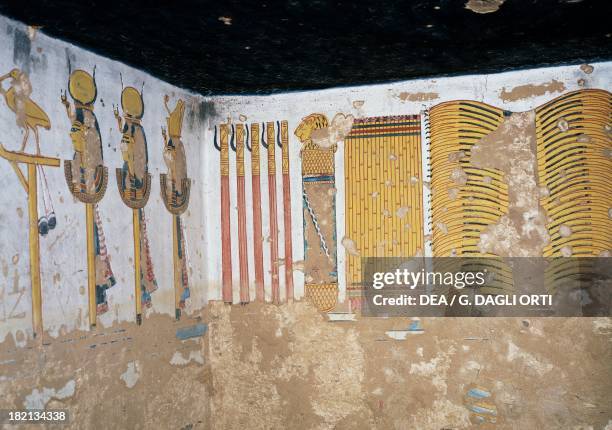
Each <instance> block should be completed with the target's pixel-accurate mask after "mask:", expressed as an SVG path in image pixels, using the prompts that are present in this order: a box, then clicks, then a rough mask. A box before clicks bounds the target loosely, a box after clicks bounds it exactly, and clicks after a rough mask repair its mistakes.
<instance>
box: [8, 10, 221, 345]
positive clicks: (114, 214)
mask: <svg viewBox="0 0 612 430" xmlns="http://www.w3.org/2000/svg"><path fill="white" fill-rule="evenodd" d="M27 33H28V29H27V27H26V26H24V25H22V24H20V23H17V22H15V21H12V20H9V19H6V18H3V17H0V74H5V73H8V72H9V71H10V70H11V69H13V68H14V67H17V68H20V69H21V70H23V71H26V72H27V73H28V75H29V77H30V81H31V83H32V87H33V92H32V95H31V98H32V100H34V101H35V102H36V103H37V104H38V105H39V106H41V107H42V108H43V110H44V111H45V112H46V113H47V115H48V116H49V118H50V119H51V123H52V127H51V129H50V130H48V131H47V130H44V129H40V140H41V148H42V153H43V154H44V155H48V156H53V157H58V158H60V159H62V160H65V159H72V156H73V149H72V143H71V140H70V137H69V130H70V125H71V123H70V120H69V119H68V117H67V115H66V112H65V109H64V107H63V105H62V104H61V103H60V92H61V91H63V90H65V89H67V85H68V76H69V69H68V59H70V62H71V64H72V69H73V70H74V69H76V68H80V69H84V70H87V71H89V72H90V73H91V72H92V71H93V68H94V66H96V82H97V87H98V97H97V100H96V103H95V110H94V112H95V114H96V116H97V118H98V122H99V125H100V131H101V134H102V142H103V147H104V161H105V164H106V166H107V167H108V170H109V183H108V189H107V192H106V195H105V197H104V199H103V200H102V201H101V203H100V204H99V209H100V214H101V217H102V220H103V226H104V233H105V235H106V241H107V247H108V252H109V254H110V256H111V262H112V269H113V272H114V274H115V277H116V279H117V285H115V286H114V287H113V288H111V289H109V290H108V291H107V294H108V302H109V307H110V309H109V311H108V312H107V313H106V314H104V315H102V316H101V317H100V318H99V323H101V324H102V325H103V326H108V325H110V324H112V323H113V321H124V320H133V319H134V314H135V310H134V307H135V302H134V271H133V265H132V260H133V240H132V215H131V209H129V208H128V207H127V206H125V205H124V204H123V202H122V201H121V199H120V197H119V193H118V190H117V185H116V180H115V172H114V170H115V168H116V167H121V166H122V164H123V161H122V158H121V151H120V147H119V143H120V140H121V135H120V133H119V131H118V130H117V123H116V121H115V118H114V116H113V104H115V105H117V104H120V95H121V83H120V75H119V74H120V73H121V75H122V76H123V83H124V85H125V86H128V85H132V86H135V87H136V88H140V87H141V85H142V83H143V81H144V104H145V114H144V118H143V126H144V128H145V132H146V136H147V141H148V149H149V170H150V173H151V174H152V175H153V181H152V183H153V185H152V186H153V188H152V191H151V196H150V199H149V202H148V204H147V206H146V216H147V221H148V224H147V229H148V234H149V242H150V245H151V251H152V259H153V263H154V268H155V275H156V277H157V281H158V285H159V289H158V290H157V291H156V292H154V293H153V298H152V301H153V307H152V308H151V309H150V310H148V311H147V312H149V313H150V312H161V313H167V314H170V315H173V314H174V292H173V277H172V276H173V275H172V273H173V268H172V230H171V222H172V218H171V215H170V214H169V213H168V212H167V211H166V209H165V207H164V205H163V202H162V200H161V197H160V186H159V174H160V173H164V172H166V166H165V164H164V162H163V157H162V148H163V140H162V136H161V131H160V130H161V126H165V125H166V122H165V121H166V115H167V114H166V111H165V109H164V105H163V96H164V94H168V95H169V96H170V102H169V105H170V107H171V108H172V107H174V103H175V102H176V101H177V100H178V99H179V98H182V99H183V100H185V103H186V107H187V109H186V114H185V118H184V122H183V135H182V140H183V142H184V144H185V149H186V152H187V159H188V172H189V176H190V177H191V178H192V179H193V180H194V183H193V184H192V198H191V202H190V206H189V209H188V211H187V212H186V213H185V214H184V215H183V220H184V223H185V225H186V231H187V235H188V240H187V242H188V248H189V256H190V257H191V260H190V263H191V270H190V283H191V286H192V289H191V297H192V298H191V300H190V301H189V303H188V308H187V311H194V310H197V309H200V308H201V307H202V305H203V304H204V303H205V302H206V296H207V292H206V283H205V282H204V279H206V273H207V271H208V268H209V267H210V265H214V264H216V263H215V260H214V258H215V257H214V256H215V255H216V250H215V249H212V248H211V247H210V245H211V244H210V243H209V242H204V244H205V245H206V246H202V243H203V241H202V239H203V238H204V237H205V236H208V233H207V232H205V231H204V227H203V226H204V225H205V223H207V222H208V220H209V219H210V218H211V215H212V214H205V213H204V211H205V207H207V208H211V207H213V208H214V207H216V205H214V204H213V205H211V204H210V202H211V201H214V199H211V195H208V196H207V195H204V196H203V193H204V190H210V189H211V188H210V184H205V183H204V182H205V181H204V177H208V175H207V173H208V172H209V171H210V169H211V168H213V170H214V167H213V166H218V161H217V162H213V160H211V157H214V154H212V153H211V152H210V151H208V152H207V151H204V150H203V146H202V144H201V142H202V141H203V139H204V136H203V132H204V130H205V128H206V127H207V123H208V120H207V106H208V104H207V103H208V100H207V99H205V98H203V97H201V96H198V95H194V94H192V93H189V92H187V91H185V90H182V89H180V88H177V87H174V86H172V85H169V84H167V83H165V82H162V81H160V80H158V79H155V78H153V77H151V76H149V75H147V74H145V73H143V72H141V71H138V70H135V69H133V68H130V67H128V66H126V65H124V64H121V63H118V62H115V61H110V60H108V59H105V58H103V57H100V56H98V55H95V54H93V53H91V52H88V51H85V50H83V49H80V48H78V47H75V46H72V45H70V44H67V43H64V42H61V41H58V40H55V39H52V38H49V37H47V36H45V35H44V34H42V33H40V32H39V33H38V34H35V35H34V37H33V38H32V39H31V40H30V38H28V36H27ZM16 40H17V41H18V42H17V43H16V42H15V41H16ZM19 41H21V42H19ZM28 41H29V42H30V45H31V46H30V48H29V52H28V48H27V45H28V43H25V44H24V43H23V42H28ZM3 84H4V88H8V84H9V80H6V81H5V82H4V83H3ZM0 99H1V98H0ZM68 100H70V101H72V100H71V98H70V96H68ZM0 129H1V130H2V133H1V134H0V142H1V143H2V144H3V145H4V146H5V147H6V148H7V149H15V150H16V149H19V146H20V143H21V140H22V131H21V129H19V128H18V127H17V125H16V124H15V115H14V114H13V112H11V111H10V110H9V108H8V107H7V105H6V103H5V101H4V100H3V99H1V100H0ZM27 150H28V151H31V152H33V151H34V150H35V146H34V139H33V136H31V145H30V144H29V146H28V147H27ZM217 160H218V159H217ZM211 163H212V164H211ZM217 168H218V167H217ZM45 171H46V176H47V179H48V182H49V188H50V191H51V195H52V199H53V203H54V208H55V212H56V215H57V219H58V225H57V227H56V228H55V230H52V231H51V232H50V233H49V234H48V235H47V236H46V237H41V238H40V248H41V263H40V265H41V278H42V296H43V322H44V329H45V330H47V331H48V332H49V333H50V335H51V336H57V335H59V334H60V333H62V332H66V331H70V330H73V329H84V330H86V329H87V328H88V319H87V318H88V317H87V315H88V311H87V293H86V291H87V288H86V286H87V265H86V242H85V236H84V233H85V206H84V205H83V204H82V203H80V202H77V201H76V200H74V199H73V197H72V195H71V194H70V192H69V191H68V188H67V185H66V182H65V179H64V173H63V166H62V167H60V168H46V169H45ZM212 176H213V177H214V175H212ZM0 189H1V190H2V192H0V268H1V269H2V270H1V271H0V342H1V341H2V340H3V339H4V338H5V336H6V335H7V334H8V333H13V334H18V332H19V331H23V332H24V333H26V334H28V336H30V335H31V304H30V303H31V296H30V291H31V288H30V276H29V251H28V211H27V196H26V194H25V192H24V190H23V189H22V187H21V185H20V184H19V182H18V180H17V176H16V175H15V173H14V172H13V170H12V169H11V167H10V165H9V163H8V162H7V161H6V160H4V159H2V158H0ZM39 193H40V188H39ZM213 194H214V193H213ZM204 202H209V203H208V204H207V205H204ZM19 213H21V214H22V216H20V215H19ZM213 219H214V220H215V221H216V220H217V219H218V216H217V217H214V218H213ZM209 225H213V224H212V223H209ZM211 255H212V256H213V258H212V259H211V258H210V257H211ZM145 323H146V321H145ZM17 338H19V339H23V336H21V335H19V336H17Z"/></svg>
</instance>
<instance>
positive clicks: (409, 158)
mask: <svg viewBox="0 0 612 430" xmlns="http://www.w3.org/2000/svg"><path fill="white" fill-rule="evenodd" d="M344 164H345V172H346V173H345V190H346V191H345V193H346V201H345V204H346V211H345V216H346V237H345V238H344V239H343V245H344V247H345V249H346V252H347V263H346V283H347V285H346V290H347V296H348V299H349V301H350V304H351V308H357V307H358V306H359V299H360V297H361V295H362V287H361V258H364V257H411V256H415V255H423V245H424V238H423V205H422V202H423V173H422V170H423V169H422V159H421V122H420V116H419V115H402V116H390V117H373V118H362V119H356V120H355V121H354V122H353V126H352V129H351V132H350V133H349V134H348V135H347V136H346V137H345V140H344Z"/></svg>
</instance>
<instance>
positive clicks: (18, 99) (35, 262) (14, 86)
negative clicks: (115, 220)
mask: <svg viewBox="0 0 612 430" xmlns="http://www.w3.org/2000/svg"><path fill="white" fill-rule="evenodd" d="M7 79H10V81H9V87H8V89H6V88H5V87H4V81H5V80H7ZM0 93H1V94H2V96H3V98H4V101H5V103H6V105H7V107H8V108H9V109H10V110H11V111H12V112H13V114H14V115H15V120H16V121H15V122H16V125H17V127H19V128H20V129H22V130H23V140H22V141H21V147H20V148H19V150H16V151H13V150H8V149H6V148H5V147H4V146H3V145H2V144H1V143H0V157H2V158H4V159H5V160H7V161H8V163H9V164H10V166H11V168H12V169H13V171H14V172H15V174H16V175H17V179H18V180H19V182H20V184H21V186H22V187H23V189H24V191H25V192H26V194H27V196H28V222H29V227H28V230H29V252H30V281H31V289H32V331H33V336H34V337H35V338H36V337H38V338H39V339H42V333H43V315H42V290H41V280H40V242H39V235H40V236H43V237H44V236H46V235H47V234H48V232H49V230H52V229H54V228H55V227H56V225H57V220H56V216H55V211H54V209H53V202H52V199H51V193H50V191H49V186H48V184H47V178H46V175H45V171H44V170H43V169H44V167H59V165H60V160H59V159H57V158H52V157H46V156H43V155H41V148H40V134H39V130H38V129H39V127H42V128H44V129H47V130H48V129H50V128H51V121H50V120H49V116H48V115H47V114H46V113H45V111H44V110H43V109H42V108H41V107H40V106H39V105H38V104H36V103H35V102H34V101H33V100H32V99H31V98H30V95H31V94H32V84H31V82H30V79H29V77H28V75H27V74H26V73H25V72H23V71H21V70H19V69H13V70H11V71H10V72H9V73H7V74H6V75H3V76H1V77H0ZM30 132H33V133H34V139H35V144H36V153H35V154H32V153H31V152H26V147H27V144H28V139H29V137H30ZM21 164H25V165H26V174H24V172H23V170H22V169H21V167H20V165H21ZM39 186H40V188H41V189H40V191H41V193H40V197H39ZM41 201H42V209H43V214H44V215H43V216H42V217H40V218H39V209H40V206H41Z"/></svg>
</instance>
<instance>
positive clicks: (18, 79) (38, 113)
mask: <svg viewBox="0 0 612 430" xmlns="http://www.w3.org/2000/svg"><path fill="white" fill-rule="evenodd" d="M9 78H10V82H9V87H8V89H5V88H4V81H5V80H7V79H9ZM0 94H2V96H3V97H4V101H5V102H6V105H7V106H8V108H9V109H10V110H11V111H13V113H14V114H15V122H16V124H17V126H18V127H19V128H21V129H22V130H23V132H24V134H23V140H22V142H21V147H20V149H19V151H20V152H24V151H25V148H26V144H27V143H28V137H29V136H30V131H33V132H34V138H35V141H36V154H40V138H39V134H38V127H43V128H45V129H47V130H49V129H50V128H51V121H50V120H49V117H48V116H47V114H46V113H45V111H44V110H42V108H41V107H40V106H38V105H37V104H36V103H35V102H34V101H32V99H30V95H31V94H32V84H31V82H30V78H29V77H28V75H27V74H26V73H25V72H22V71H21V70H19V69H13V70H11V71H10V72H9V73H7V74H5V75H3V76H0Z"/></svg>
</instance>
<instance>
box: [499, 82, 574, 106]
mask: <svg viewBox="0 0 612 430" xmlns="http://www.w3.org/2000/svg"><path fill="white" fill-rule="evenodd" d="M563 91H565V84H564V83H563V82H561V81H558V80H556V79H553V80H551V81H550V82H546V83H543V84H539V85H534V84H527V85H519V86H517V87H514V88H512V89H511V90H506V87H503V88H502V90H501V92H500V94H499V97H500V98H501V99H502V101H504V102H506V103H507V102H515V101H518V100H524V99H528V98H530V97H537V96H543V95H544V94H554V93H560V92H563Z"/></svg>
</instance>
